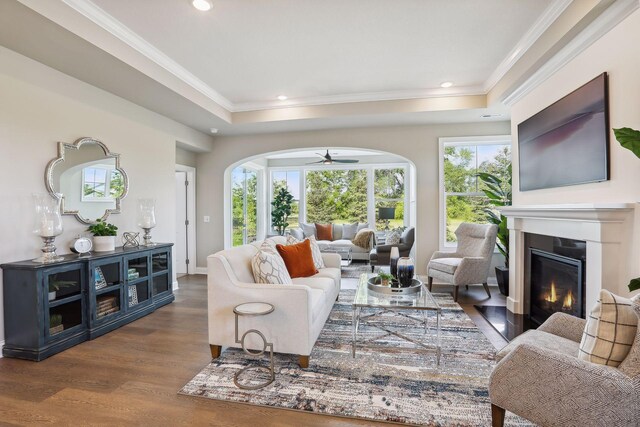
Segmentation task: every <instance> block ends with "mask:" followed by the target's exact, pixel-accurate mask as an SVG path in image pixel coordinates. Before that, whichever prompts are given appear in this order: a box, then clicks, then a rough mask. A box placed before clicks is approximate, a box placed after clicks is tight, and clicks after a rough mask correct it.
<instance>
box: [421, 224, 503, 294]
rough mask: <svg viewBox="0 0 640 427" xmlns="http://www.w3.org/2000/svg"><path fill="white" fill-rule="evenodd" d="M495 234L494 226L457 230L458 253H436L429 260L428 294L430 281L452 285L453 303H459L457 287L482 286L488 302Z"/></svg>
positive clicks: (476, 226) (461, 225) (463, 226)
mask: <svg viewBox="0 0 640 427" xmlns="http://www.w3.org/2000/svg"><path fill="white" fill-rule="evenodd" d="M497 234H498V227H497V226H495V225H493V224H469V223H466V222H463V223H462V224H460V225H459V226H458V229H457V230H456V237H457V238H458V248H457V250H456V251H455V252H435V253H434V254H433V255H432V256H431V260H430V261H429V265H428V266H427V275H428V277H429V279H428V286H429V290H431V287H432V285H433V279H437V280H441V281H443V282H445V283H449V284H452V285H453V300H454V301H458V287H459V286H462V285H464V286H467V287H468V286H469V285H473V284H478V283H482V286H484V290H485V291H486V292H487V295H488V296H489V298H491V292H490V291H489V286H488V285H487V278H488V277H489V267H490V266H491V257H492V256H493V250H494V248H495V246H496V236H497Z"/></svg>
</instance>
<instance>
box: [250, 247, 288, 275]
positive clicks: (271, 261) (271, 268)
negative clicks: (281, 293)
mask: <svg viewBox="0 0 640 427" xmlns="http://www.w3.org/2000/svg"><path fill="white" fill-rule="evenodd" d="M251 268H252V270H253V280H254V281H255V282H256V283H268V284H273V285H291V284H292V283H293V282H292V281H291V276H290V275H289V271H287V266H286V265H285V263H284V260H283V259H282V257H281V256H280V254H279V253H278V251H277V250H276V247H275V245H274V244H273V243H272V242H268V241H265V242H264V243H263V244H262V246H260V249H259V250H258V253H257V254H255V255H254V256H253V258H252V259H251Z"/></svg>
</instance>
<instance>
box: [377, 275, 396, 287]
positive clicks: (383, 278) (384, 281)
mask: <svg viewBox="0 0 640 427" xmlns="http://www.w3.org/2000/svg"><path fill="white" fill-rule="evenodd" d="M378 278H379V279H380V284H381V285H382V286H391V282H392V281H393V276H392V275H391V274H389V273H385V272H383V271H381V272H380V273H378Z"/></svg>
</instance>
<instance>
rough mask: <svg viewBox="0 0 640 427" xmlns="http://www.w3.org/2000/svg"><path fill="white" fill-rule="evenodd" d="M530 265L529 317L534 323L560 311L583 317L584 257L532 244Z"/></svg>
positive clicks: (541, 321)
mask: <svg viewBox="0 0 640 427" xmlns="http://www.w3.org/2000/svg"><path fill="white" fill-rule="evenodd" d="M556 247H557V246H556ZM529 266H530V276H529V289H530V298H529V303H530V306H529V317H530V319H531V320H532V321H533V322H534V323H537V324H542V323H543V322H544V321H545V320H547V319H548V318H549V316H551V315H552V314H553V313H556V312H559V311H560V312H564V313H567V314H570V315H572V316H577V317H581V318H584V317H585V298H584V294H585V286H584V285H585V280H584V271H585V269H584V267H585V266H584V258H573V257H569V256H565V255H560V254H558V253H555V251H554V252H549V251H544V250H541V249H537V248H533V247H532V248H529Z"/></svg>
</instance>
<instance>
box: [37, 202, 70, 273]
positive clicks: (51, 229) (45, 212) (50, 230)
mask: <svg viewBox="0 0 640 427" xmlns="http://www.w3.org/2000/svg"><path fill="white" fill-rule="evenodd" d="M33 202H34V205H35V211H36V215H35V224H34V228H33V232H34V233H35V234H37V235H38V236H40V238H41V239H42V242H43V243H44V244H43V246H42V248H41V249H40V250H41V251H42V256H41V257H39V258H36V259H34V260H33V261H34V262H40V263H43V264H46V263H50V262H57V261H62V260H63V259H64V258H63V257H61V256H58V255H57V254H56V246H55V244H54V242H55V240H56V236H59V235H60V234H62V215H60V198H56V197H53V196H51V195H50V194H34V195H33Z"/></svg>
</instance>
